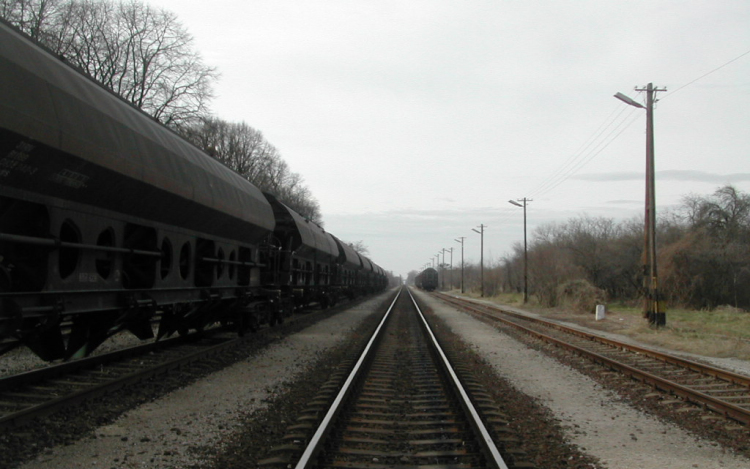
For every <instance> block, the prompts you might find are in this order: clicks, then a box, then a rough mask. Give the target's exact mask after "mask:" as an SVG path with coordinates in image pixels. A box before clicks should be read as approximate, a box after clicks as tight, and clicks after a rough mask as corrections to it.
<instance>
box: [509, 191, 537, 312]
mask: <svg viewBox="0 0 750 469" xmlns="http://www.w3.org/2000/svg"><path fill="white" fill-rule="evenodd" d="M508 202H510V203H512V204H513V205H515V206H518V207H523V302H524V304H526V303H527V302H528V301H529V250H528V247H527V245H526V203H527V202H533V200H532V199H527V198H526V197H524V198H523V199H518V202H523V205H521V204H519V203H518V202H516V201H515V200H509V201H508Z"/></svg>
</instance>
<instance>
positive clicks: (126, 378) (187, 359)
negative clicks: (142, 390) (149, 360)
mask: <svg viewBox="0 0 750 469" xmlns="http://www.w3.org/2000/svg"><path fill="white" fill-rule="evenodd" d="M242 340H244V339H242V338H236V339H230V340H227V341H225V342H222V343H220V344H218V345H213V346H211V347H208V348H206V349H204V350H199V351H197V352H193V353H190V354H188V355H185V356H181V357H179V358H177V359H174V360H169V361H166V362H163V363H160V364H158V365H156V366H153V367H148V368H145V369H143V370H138V371H134V372H132V373H128V374H125V375H122V376H119V377H117V378H115V379H112V380H109V381H105V382H103V383H100V384H94V385H90V386H87V387H85V388H84V389H79V390H77V391H74V392H72V393H71V394H67V395H65V396H61V397H58V398H55V399H50V400H48V401H45V402H42V403H39V404H36V405H32V406H29V407H25V408H23V409H21V410H19V411H16V412H12V413H10V414H6V415H4V416H2V417H0V428H5V427H10V426H14V425H18V424H20V423H23V422H26V421H28V420H30V419H32V418H35V417H40V416H44V415H49V414H50V413H52V412H54V411H56V410H57V409H59V408H62V407H67V406H69V405H73V404H77V403H79V402H83V401H85V400H88V399H91V398H94V397H98V396H101V395H104V394H106V393H109V392H112V391H114V390H117V389H120V388H122V387H124V386H128V385H132V384H135V383H138V382H141V381H145V380H147V379H149V378H151V377H154V376H157V375H160V374H164V373H167V372H169V371H170V370H174V369H176V368H180V367H182V366H185V365H187V364H190V363H193V362H195V361H198V360H202V359H204V358H207V357H210V356H213V355H215V354H217V353H219V352H221V351H222V350H224V349H226V348H227V347H230V346H233V345H235V344H237V343H239V342H240V341H242ZM97 358H98V357H97ZM71 364H72V363H71ZM13 378H14V379H16V377H13ZM27 378H28V377H27ZM20 379H23V377H21V378H20ZM52 379H54V378H52Z"/></svg>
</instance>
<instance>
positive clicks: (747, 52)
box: [660, 50, 750, 101]
mask: <svg viewBox="0 0 750 469" xmlns="http://www.w3.org/2000/svg"><path fill="white" fill-rule="evenodd" d="M748 54H750V50H749V51H746V52H743V53H742V54H740V55H738V56H737V57H735V58H733V59H732V60H730V61H729V62H727V63H725V64H724V65H719V66H718V67H716V68H715V69H713V70H711V71H710V72H708V73H704V74H703V75H701V76H699V77H698V78H696V79H695V80H693V81H690V82H688V83H686V84H684V85H682V86H680V87H679V88H677V89H676V90H674V91H670V92H669V93H667V94H665V95H664V96H662V97H661V100H663V99H664V98H666V97H667V96H671V95H673V94H675V93H677V92H678V91H680V90H681V89H683V88H687V87H688V86H690V85H692V84H693V83H695V82H696V81H698V80H701V79H703V78H706V77H707V76H709V75H711V74H712V73H714V72H716V71H719V70H721V69H722V68H724V67H726V66H727V65H729V64H731V63H732V62H736V61H737V60H739V59H741V58H742V57H744V56H746V55H748ZM661 100H660V101H661Z"/></svg>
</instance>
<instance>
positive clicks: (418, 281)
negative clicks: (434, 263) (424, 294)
mask: <svg viewBox="0 0 750 469" xmlns="http://www.w3.org/2000/svg"><path fill="white" fill-rule="evenodd" d="M414 285H416V286H417V288H421V289H422V290H425V291H433V290H435V289H437V287H438V273H437V270H435V269H433V268H432V267H428V268H426V269H424V270H423V271H422V272H420V273H419V274H418V275H417V276H416V278H415V279H414Z"/></svg>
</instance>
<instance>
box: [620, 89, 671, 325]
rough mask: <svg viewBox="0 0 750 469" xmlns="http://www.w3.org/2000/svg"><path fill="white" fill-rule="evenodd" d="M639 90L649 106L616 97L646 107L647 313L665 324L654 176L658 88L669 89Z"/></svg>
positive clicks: (645, 272) (626, 98)
mask: <svg viewBox="0 0 750 469" xmlns="http://www.w3.org/2000/svg"><path fill="white" fill-rule="evenodd" d="M636 91H646V106H643V105H642V104H641V103H639V102H637V101H635V100H633V99H631V98H629V97H627V96H625V95H624V94H622V93H616V94H615V98H617V99H619V100H620V101H622V102H624V103H626V104H628V105H630V106H634V107H637V108H640V109H645V110H646V210H645V217H644V249H643V289H644V291H645V294H646V299H645V305H644V310H645V311H644V315H645V316H646V317H647V318H648V321H649V323H651V324H653V325H655V326H657V327H658V326H664V325H666V323H667V313H666V312H665V310H664V301H663V300H662V297H661V294H660V293H659V282H658V279H657V273H656V183H655V177H654V102H655V99H654V94H655V93H656V92H657V91H666V88H662V89H658V88H654V85H653V83H649V84H648V85H647V86H646V88H645V89H643V88H641V89H638V88H636Z"/></svg>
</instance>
